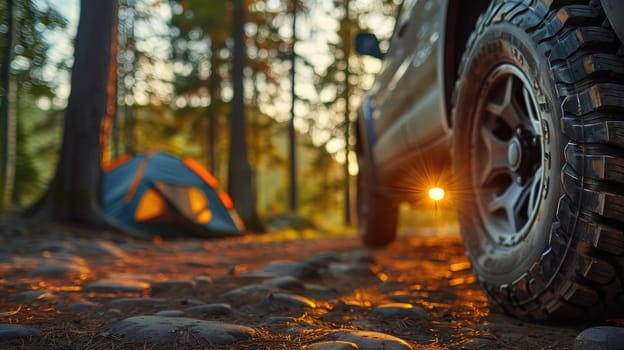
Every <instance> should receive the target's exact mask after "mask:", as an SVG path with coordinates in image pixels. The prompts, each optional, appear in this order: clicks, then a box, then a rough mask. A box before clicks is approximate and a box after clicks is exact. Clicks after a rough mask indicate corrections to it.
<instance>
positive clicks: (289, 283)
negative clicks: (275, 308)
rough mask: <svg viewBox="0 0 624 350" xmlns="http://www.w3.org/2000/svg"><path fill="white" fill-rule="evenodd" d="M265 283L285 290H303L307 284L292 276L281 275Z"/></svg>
mask: <svg viewBox="0 0 624 350" xmlns="http://www.w3.org/2000/svg"><path fill="white" fill-rule="evenodd" d="M264 283H265V284H267V285H269V286H271V287H275V288H279V289H284V290H303V289H305V285H304V284H303V283H302V282H301V281H299V280H298V279H296V278H294V277H292V276H281V277H275V278H271V279H269V280H266V281H264Z"/></svg>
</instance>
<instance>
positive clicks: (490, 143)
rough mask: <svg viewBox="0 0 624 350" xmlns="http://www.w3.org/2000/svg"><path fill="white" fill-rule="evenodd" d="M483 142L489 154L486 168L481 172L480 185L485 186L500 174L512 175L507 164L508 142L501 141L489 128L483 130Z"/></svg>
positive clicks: (486, 156)
mask: <svg viewBox="0 0 624 350" xmlns="http://www.w3.org/2000/svg"><path fill="white" fill-rule="evenodd" d="M481 140H482V141H483V143H484V144H485V148H486V149H487V154H486V155H485V158H486V161H485V162H484V163H485V164H484V168H483V169H482V170H481V177H480V179H479V185H480V186H485V185H486V184H487V183H488V182H490V181H491V180H492V179H493V178H495V177H496V176H497V175H499V174H505V173H510V169H509V164H508V162H507V148H508V143H509V142H507V141H504V140H501V139H500V138H498V137H497V136H496V135H494V134H493V133H492V130H490V129H489V128H488V127H486V126H484V127H482V128H481Z"/></svg>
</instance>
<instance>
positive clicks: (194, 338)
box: [108, 316, 255, 345]
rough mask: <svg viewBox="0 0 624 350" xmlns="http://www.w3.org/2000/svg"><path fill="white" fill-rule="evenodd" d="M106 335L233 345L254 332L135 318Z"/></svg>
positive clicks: (205, 323) (210, 324)
mask: <svg viewBox="0 0 624 350" xmlns="http://www.w3.org/2000/svg"><path fill="white" fill-rule="evenodd" d="M108 334H110V335H113V336H116V337H121V338H123V339H124V340H128V341H134V342H149V343H156V344H165V343H166V344H194V345H208V344H232V343H235V342H237V341H240V340H245V339H250V338H252V337H253V335H254V334H255V330H254V329H253V328H249V327H245V326H240V325H234V324H228V323H222V322H214V321H204V320H197V319H193V318H185V317H162V316H134V317H130V318H127V319H125V320H121V321H118V322H116V323H114V324H113V325H112V326H111V328H110V329H109V331H108Z"/></svg>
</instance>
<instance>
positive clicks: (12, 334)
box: [0, 323, 41, 341]
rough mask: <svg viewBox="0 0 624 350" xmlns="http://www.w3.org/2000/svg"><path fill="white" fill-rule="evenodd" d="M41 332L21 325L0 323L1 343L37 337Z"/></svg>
mask: <svg viewBox="0 0 624 350" xmlns="http://www.w3.org/2000/svg"><path fill="white" fill-rule="evenodd" d="M39 335H41V331H40V330H38V329H36V328H31V327H27V326H23V325H21V324H7V323H0V341H5V340H12V339H22V338H28V337H36V336H39Z"/></svg>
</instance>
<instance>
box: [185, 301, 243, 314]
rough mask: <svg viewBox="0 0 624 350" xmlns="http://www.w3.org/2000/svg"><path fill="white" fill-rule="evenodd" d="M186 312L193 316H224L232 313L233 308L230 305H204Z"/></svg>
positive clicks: (192, 307) (190, 308)
mask: <svg viewBox="0 0 624 350" xmlns="http://www.w3.org/2000/svg"><path fill="white" fill-rule="evenodd" d="M185 311H186V312H188V313H191V314H201V315H204V316H223V315H229V314H231V313H232V306H230V304H223V303H220V304H203V305H196V306H191V307H188V308H186V309H185Z"/></svg>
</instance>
